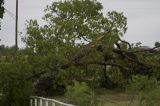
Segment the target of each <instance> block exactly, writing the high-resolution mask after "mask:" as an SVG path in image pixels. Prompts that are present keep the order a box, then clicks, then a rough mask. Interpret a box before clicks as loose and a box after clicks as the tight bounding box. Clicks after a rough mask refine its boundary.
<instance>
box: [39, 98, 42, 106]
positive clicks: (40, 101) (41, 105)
mask: <svg viewBox="0 0 160 106" xmlns="http://www.w3.org/2000/svg"><path fill="white" fill-rule="evenodd" d="M42 105H43V102H42V99H41V98H40V106H42Z"/></svg>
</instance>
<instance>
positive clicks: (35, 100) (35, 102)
mask: <svg viewBox="0 0 160 106" xmlns="http://www.w3.org/2000/svg"><path fill="white" fill-rule="evenodd" d="M34 106H37V98H34Z"/></svg>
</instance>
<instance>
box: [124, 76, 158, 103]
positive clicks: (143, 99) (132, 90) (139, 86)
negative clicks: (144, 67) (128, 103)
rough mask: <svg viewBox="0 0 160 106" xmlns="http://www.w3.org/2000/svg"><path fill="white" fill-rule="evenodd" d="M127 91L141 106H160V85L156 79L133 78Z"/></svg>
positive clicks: (146, 77) (145, 77)
mask: <svg viewBox="0 0 160 106" xmlns="http://www.w3.org/2000/svg"><path fill="white" fill-rule="evenodd" d="M126 90H127V92H128V93H129V95H130V96H132V99H137V100H138V101H139V103H140V105H141V106H159V104H160V101H159V100H160V84H159V81H157V79H156V78H154V77H151V78H149V77H148V76H140V75H136V76H133V77H132V79H131V80H130V81H129V84H128V86H127V87H126ZM135 97H136V98H135Z"/></svg>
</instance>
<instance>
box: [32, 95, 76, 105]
mask: <svg viewBox="0 0 160 106" xmlns="http://www.w3.org/2000/svg"><path fill="white" fill-rule="evenodd" d="M30 106H74V105H71V104H67V103H63V102H60V101H58V100H55V99H49V98H44V97H38V96H31V99H30Z"/></svg>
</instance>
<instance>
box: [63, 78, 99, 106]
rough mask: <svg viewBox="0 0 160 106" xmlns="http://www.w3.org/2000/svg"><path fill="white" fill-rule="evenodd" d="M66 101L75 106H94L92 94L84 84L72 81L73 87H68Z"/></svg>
mask: <svg viewBox="0 0 160 106" xmlns="http://www.w3.org/2000/svg"><path fill="white" fill-rule="evenodd" d="M66 97H67V100H68V101H69V102H70V103H72V104H75V105H76V106H95V105H96V103H95V98H94V92H93V91H92V90H91V89H90V88H89V87H88V86H87V84H86V83H84V82H82V83H79V82H77V81H74V86H68V87H67V92H66Z"/></svg>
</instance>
